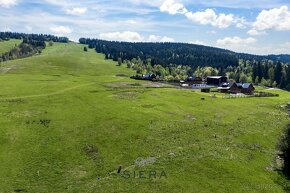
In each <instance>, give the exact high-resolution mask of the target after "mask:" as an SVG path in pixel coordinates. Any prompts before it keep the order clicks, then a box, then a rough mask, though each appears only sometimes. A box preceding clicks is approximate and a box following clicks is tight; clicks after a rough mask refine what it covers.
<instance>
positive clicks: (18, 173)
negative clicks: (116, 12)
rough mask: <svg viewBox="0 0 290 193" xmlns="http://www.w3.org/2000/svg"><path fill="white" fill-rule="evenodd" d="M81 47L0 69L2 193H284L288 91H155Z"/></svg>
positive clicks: (61, 47)
mask: <svg viewBox="0 0 290 193" xmlns="http://www.w3.org/2000/svg"><path fill="white" fill-rule="evenodd" d="M2 44H3V42H0V53H1V52H2V50H5V49H6V48H5V47H4V48H3V47H2ZM12 44H15V42H13V43H11V45H12ZM83 47H84V46H83V45H79V44H75V43H68V44H61V43H54V45H53V46H48V47H47V48H46V49H44V50H43V51H42V53H41V54H40V55H37V56H33V57H29V58H23V59H18V60H13V61H8V62H3V63H0V85H1V86H0V88H1V89H0V115H1V116H0V143H1V145H0V163H1V164H0V193H9V192H28V193H52V192H53V193H98V192H101V193H110V192H112V193H113V192H118V193H119V192H124V193H129V192H130V193H131V192H132V193H136V192H141V193H145V192H152V193H156V192H164V193H168V192H170V193H175V192H176V193H181V192H184V193H191V192H192V193H195V192H198V193H206V192H217V193H226V192H229V193H232V192H235V193H239V192H261V193H265V192H287V190H288V191H289V187H290V183H289V181H287V180H285V179H284V178H283V177H282V176H281V175H280V173H279V171H276V170H275V168H276V167H277V165H279V163H277V160H276V154H277V152H278V149H277V145H278V143H279V139H280V137H281V135H282V134H283V132H284V129H285V128H286V125H287V124H288V123H289V116H288V114H287V111H286V110H285V108H284V105H285V104H287V102H290V94H289V92H286V91H281V90H271V91H270V92H273V93H278V94H279V95H280V96H279V97H268V98H237V99H223V98H222V95H221V94H218V95H217V96H218V97H217V98H213V97H211V95H212V93H200V92H199V91H194V90H187V89H180V88H176V87H170V86H169V85H165V84H160V85H158V86H156V84H158V83H148V82H143V81H136V80H132V79H130V78H129V76H130V75H132V74H134V72H133V71H132V70H130V69H128V68H126V67H125V65H124V66H117V63H116V62H113V61H110V60H104V56H103V55H102V54H97V53H96V52H95V51H94V50H89V51H88V52H84V51H83ZM201 98H204V99H205V100H201ZM118 169H120V171H119V173H118Z"/></svg>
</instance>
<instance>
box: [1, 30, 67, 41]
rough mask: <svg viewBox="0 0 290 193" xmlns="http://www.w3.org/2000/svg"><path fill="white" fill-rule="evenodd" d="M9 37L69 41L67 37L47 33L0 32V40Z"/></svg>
mask: <svg viewBox="0 0 290 193" xmlns="http://www.w3.org/2000/svg"><path fill="white" fill-rule="evenodd" d="M9 39H22V40H24V39H28V40H34V41H39V42H40V41H43V42H49V41H53V42H63V43H67V42H69V39H68V38H67V37H57V36H53V35H47V34H25V33H16V32H0V40H9Z"/></svg>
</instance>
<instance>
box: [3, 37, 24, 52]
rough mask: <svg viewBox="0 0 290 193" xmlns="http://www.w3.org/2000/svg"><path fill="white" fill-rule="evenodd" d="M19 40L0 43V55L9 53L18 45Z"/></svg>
mask: <svg viewBox="0 0 290 193" xmlns="http://www.w3.org/2000/svg"><path fill="white" fill-rule="evenodd" d="M20 42H21V40H14V39H12V40H9V41H0V55H1V54H3V53H5V52H9V51H10V50H11V49H12V48H14V47H15V45H17V44H19V43H20Z"/></svg>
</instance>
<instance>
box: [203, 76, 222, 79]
mask: <svg viewBox="0 0 290 193" xmlns="http://www.w3.org/2000/svg"><path fill="white" fill-rule="evenodd" d="M206 78H214V79H220V78H222V76H208V77H206Z"/></svg>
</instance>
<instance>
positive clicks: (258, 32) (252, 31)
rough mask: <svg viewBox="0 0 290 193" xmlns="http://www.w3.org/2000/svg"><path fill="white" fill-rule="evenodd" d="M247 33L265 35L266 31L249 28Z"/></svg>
mask: <svg viewBox="0 0 290 193" xmlns="http://www.w3.org/2000/svg"><path fill="white" fill-rule="evenodd" d="M247 34H249V35H252V36H258V35H266V34H267V33H266V32H265V31H257V30H255V29H251V30H249V31H248V32H247Z"/></svg>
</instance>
